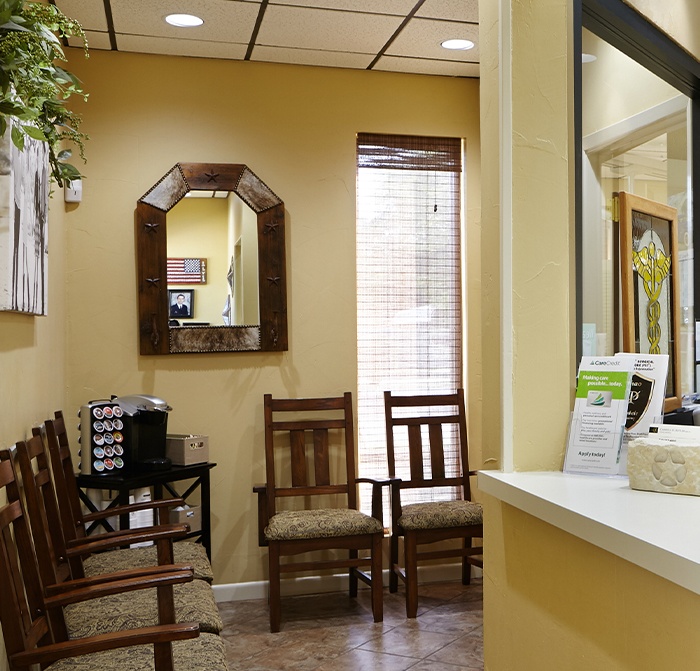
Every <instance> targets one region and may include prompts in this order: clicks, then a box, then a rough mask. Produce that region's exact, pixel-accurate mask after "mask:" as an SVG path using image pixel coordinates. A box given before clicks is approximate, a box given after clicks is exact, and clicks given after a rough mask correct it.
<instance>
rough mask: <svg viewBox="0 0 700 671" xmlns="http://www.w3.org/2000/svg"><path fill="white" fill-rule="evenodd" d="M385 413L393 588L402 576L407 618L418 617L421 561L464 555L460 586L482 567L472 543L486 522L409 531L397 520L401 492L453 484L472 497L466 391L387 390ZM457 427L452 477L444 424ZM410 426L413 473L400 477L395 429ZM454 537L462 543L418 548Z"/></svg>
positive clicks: (466, 497)
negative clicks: (447, 463) (457, 469)
mask: <svg viewBox="0 0 700 671" xmlns="http://www.w3.org/2000/svg"><path fill="white" fill-rule="evenodd" d="M440 407H442V408H443V410H442V411H441V412H444V411H445V410H449V414H442V415H431V414H429V413H428V412H427V411H426V409H427V408H440ZM395 408H415V409H416V410H415V412H414V413H413V414H412V415H411V416H406V414H405V413H399V415H398V416H395V415H394V409H395ZM384 411H385V420H386V443H387V461H388V465H389V475H390V478H391V515H392V530H391V541H390V549H389V555H390V563H391V569H390V572H389V591H390V592H396V591H397V590H398V583H399V579H401V580H402V581H403V582H404V583H405V585H406V616H407V617H410V618H413V617H416V615H417V612H418V564H419V562H421V561H423V560H430V559H450V558H454V557H460V558H461V560H462V584H464V585H468V584H469V582H470V580H471V566H478V567H480V568H483V559H481V558H480V557H479V555H481V554H482V549H481V547H472V539H473V538H483V525H482V524H474V525H469V526H463V527H446V528H433V529H418V530H409V529H403V528H402V527H401V526H399V524H398V520H399V519H400V517H401V513H402V506H401V493H402V492H403V491H406V490H408V489H414V488H420V489H425V488H433V487H455V488H457V490H458V498H460V499H462V500H465V501H469V500H471V487H470V483H469V477H470V476H472V475H475V473H476V472H475V471H470V470H469V450H468V443H467V420H466V411H465V405H464V390H462V389H458V390H457V392H456V393H454V394H438V395H418V396H394V395H392V393H391V392H390V391H385V392H384ZM449 424H452V425H456V426H457V427H458V433H459V458H460V467H461V472H460V473H459V474H458V475H454V476H449V475H447V474H446V468H445V449H444V443H443V427H444V426H445V425H449ZM396 427H406V428H407V430H408V462H409V467H410V477H409V478H408V479H406V478H403V479H402V478H401V477H400V476H399V475H398V474H397V473H396V461H397V459H396V452H397V448H396V445H395V433H394V431H395V429H396ZM422 427H427V431H428V436H429V441H428V442H429V444H428V445H427V446H425V445H424V444H423V433H422ZM426 461H427V462H428V463H430V473H426V470H425V468H424V464H425V463H426ZM401 537H403V539H404V568H402V567H401V566H400V563H399V539H400V538H401ZM450 539H462V544H461V547H459V548H447V549H443V550H434V551H425V550H424V551H419V546H421V545H426V544H431V543H437V542H439V541H445V540H450Z"/></svg>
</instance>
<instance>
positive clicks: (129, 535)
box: [66, 524, 189, 549]
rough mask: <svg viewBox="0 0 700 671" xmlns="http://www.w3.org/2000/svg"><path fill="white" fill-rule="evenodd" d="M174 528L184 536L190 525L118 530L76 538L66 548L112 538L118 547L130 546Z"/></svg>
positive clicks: (163, 525)
mask: <svg viewBox="0 0 700 671" xmlns="http://www.w3.org/2000/svg"><path fill="white" fill-rule="evenodd" d="M174 528H178V529H180V530H181V533H182V535H183V536H184V535H187V534H188V533H189V525H187V524H161V525H156V526H149V527H134V528H133V529H117V530H116V531H107V532H105V533H100V534H97V535H95V536H83V537H81V538H74V539H73V540H70V541H68V542H67V543H66V547H68V548H79V547H81V546H83V545H87V544H89V543H94V542H95V541H97V540H98V539H103V540H104V541H105V542H106V541H107V539H112V538H113V539H115V540H116V541H118V543H117V545H129V544H130V543H137V542H139V541H147V540H150V536H151V535H152V534H155V533H158V532H160V531H164V530H167V529H174ZM185 528H186V529H187V530H186V531H183V529H185ZM137 536H139V538H137ZM175 540H177V539H175ZM113 547H116V546H113ZM105 549H108V548H105Z"/></svg>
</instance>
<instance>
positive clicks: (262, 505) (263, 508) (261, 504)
mask: <svg viewBox="0 0 700 671" xmlns="http://www.w3.org/2000/svg"><path fill="white" fill-rule="evenodd" d="M253 493H254V494H257V495H258V546H259V547H265V546H266V545H267V539H266V538H265V527H266V526H267V525H268V523H269V522H270V516H269V513H268V510H267V485H266V484H264V485H261V484H257V485H255V486H254V487H253Z"/></svg>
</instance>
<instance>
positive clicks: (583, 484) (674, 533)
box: [478, 471, 700, 594]
mask: <svg viewBox="0 0 700 671" xmlns="http://www.w3.org/2000/svg"><path fill="white" fill-rule="evenodd" d="M478 483H479V489H480V490H481V491H483V492H485V493H486V494H489V495H490V496H493V497H495V498H496V499H498V500H500V501H502V502H504V503H507V504H509V505H511V506H514V507H516V508H518V509H520V510H522V511H523V512H525V513H528V514H530V515H533V516H534V517H537V518H539V519H540V520H542V521H544V522H547V523H548V524H551V525H553V526H555V527H558V528H559V529H562V530H563V531H566V532H567V533H569V534H572V535H574V536H577V537H578V538H581V539H583V540H585V541H587V542H589V543H592V544H593V545H596V546H598V547H600V548H602V549H604V550H607V551H608V552H611V553H612V554H614V555H617V556H618V557H621V558H622V559H625V560H627V561H629V562H632V563H633V564H636V565H638V566H641V567H642V568H644V569H646V570H648V571H651V572H652V573H655V574H656V575H659V576H661V577H663V578H665V579H667V580H669V581H671V582H673V583H676V584H677V585H680V586H681V587H684V588H685V589H687V590H690V591H692V592H694V593H696V594H700V497H695V496H685V495H676V494H659V493H653V492H643V491H637V490H633V489H630V487H629V483H628V481H627V478H607V477H600V476H590V475H570V474H565V473H560V472H526V473H501V472H499V471H479V474H478Z"/></svg>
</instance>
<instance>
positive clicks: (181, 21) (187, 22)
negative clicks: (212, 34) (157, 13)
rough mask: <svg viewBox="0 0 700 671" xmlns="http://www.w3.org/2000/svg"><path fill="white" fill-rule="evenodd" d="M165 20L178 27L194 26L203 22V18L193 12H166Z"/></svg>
mask: <svg viewBox="0 0 700 671" xmlns="http://www.w3.org/2000/svg"><path fill="white" fill-rule="evenodd" d="M165 21H166V23H169V24H170V25H171V26H177V27H178V28H194V27H195V26H201V25H202V24H203V23H204V20H203V19H200V18H199V17H198V16H194V15H193V14H168V16H166V17H165Z"/></svg>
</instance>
